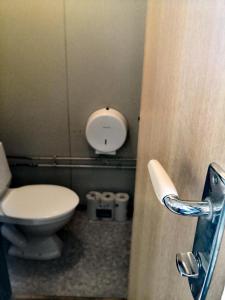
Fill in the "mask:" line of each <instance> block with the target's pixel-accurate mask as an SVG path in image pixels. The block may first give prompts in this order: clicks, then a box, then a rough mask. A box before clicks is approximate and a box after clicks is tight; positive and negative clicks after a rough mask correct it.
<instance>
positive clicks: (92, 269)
mask: <svg viewBox="0 0 225 300" xmlns="http://www.w3.org/2000/svg"><path fill="white" fill-rule="evenodd" d="M60 237H61V239H62V240H63V241H64V252H63V255H62V257H61V258H59V259H55V260H52V261H47V262H43V261H42V262H41V261H29V260H23V259H19V258H15V257H9V256H8V257H7V261H8V267H9V274H10V280H11V284H12V289H13V294H14V295H32V296H35V295H38V296H39V295H47V296H62V298H61V299H66V296H76V297H93V298H94V297H96V298H98V297H100V298H101V297H109V298H126V297H127V285H128V266H129V253H130V237H131V222H130V221H128V222H126V223H117V222H112V221H89V220H88V219H87V216H86V213H85V212H82V211H77V212H76V213H75V217H74V219H73V220H72V221H71V223H70V224H68V225H67V226H66V228H65V229H64V230H62V231H61V232H60ZM20 299H22V298H20ZM24 299H25V298H24ZM26 299H28V298H26ZM31 299H32V298H31ZM36 299H38V298H36ZM39 299H40V298H39ZM44 299H48V298H44ZM50 299H51V298H50ZM54 299H55V298H54ZM56 299H57V298H56ZM68 299H70V298H68ZM72 299H73V298H72ZM75 299H76V298H75ZM78 299H79V298H78ZM78 299H77V300H78Z"/></svg>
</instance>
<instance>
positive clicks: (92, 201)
mask: <svg viewBox="0 0 225 300" xmlns="http://www.w3.org/2000/svg"><path fill="white" fill-rule="evenodd" d="M101 195H102V194H101V193H100V192H97V191H90V192H89V193H87V195H86V199H87V215H88V218H89V220H97V216H96V209H97V207H98V204H99V202H100V200H101Z"/></svg>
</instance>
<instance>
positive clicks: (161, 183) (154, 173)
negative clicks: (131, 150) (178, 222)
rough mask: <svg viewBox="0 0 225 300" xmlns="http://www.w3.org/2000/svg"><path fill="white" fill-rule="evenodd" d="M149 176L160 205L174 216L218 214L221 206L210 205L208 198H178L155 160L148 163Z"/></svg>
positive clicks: (170, 182)
mask: <svg viewBox="0 0 225 300" xmlns="http://www.w3.org/2000/svg"><path fill="white" fill-rule="evenodd" d="M148 170H149V175H150V178H151V181H152V185H153V189H154V192H155V194H156V196H157V198H158V200H159V201H160V203H161V204H163V205H165V206H166V207H167V208H168V209H169V210H170V211H172V212H173V213H175V214H178V215H183V216H191V217H200V216H208V217H209V218H211V217H212V214H213V213H214V214H216V213H219V212H220V211H221V208H222V204H221V203H218V204H217V205H215V204H214V206H213V205H212V202H211V200H210V198H206V199H205V201H204V202H203V201H199V202H198V201H183V200H181V199H180V198H179V196H178V193H177V190H176V188H175V186H174V184H173V182H172V180H171V179H170V177H169V175H168V174H167V173H166V171H165V170H164V168H163V167H162V165H161V164H160V163H159V162H158V161H157V160H150V161H149V163H148Z"/></svg>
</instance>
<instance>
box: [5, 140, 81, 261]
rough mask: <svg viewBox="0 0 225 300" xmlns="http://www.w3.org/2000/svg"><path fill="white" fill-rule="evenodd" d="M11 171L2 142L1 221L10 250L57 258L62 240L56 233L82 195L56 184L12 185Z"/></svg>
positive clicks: (66, 220) (35, 257) (26, 256)
mask: <svg viewBox="0 0 225 300" xmlns="http://www.w3.org/2000/svg"><path fill="white" fill-rule="evenodd" d="M10 181H11V172H10V170H9V166H8V162H7V159H6V156H5V152H4V148H3V145H2V143H1V142H0V222H2V223H3V225H2V227H1V232H2V235H3V236H4V237H5V238H6V239H8V240H9V241H10V243H11V246H10V248H9V254H10V255H14V256H19V257H23V258H28V259H40V260H47V259H53V258H57V257H59V256H60V255H61V252H62V241H61V240H60V239H59V237H58V236H57V235H56V234H55V233H56V231H58V230H59V229H60V228H62V227H63V226H64V225H65V224H66V223H67V222H68V221H69V220H70V218H71V217H72V215H73V213H74V210H75V208H76V206H77V205H78V203H79V197H78V196H77V194H76V193H75V192H73V191H72V190H70V189H68V188H65V187H61V186H57V185H45V184H40V185H28V186H23V187H19V188H14V189H10V188H9V184H10Z"/></svg>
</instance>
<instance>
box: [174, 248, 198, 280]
mask: <svg viewBox="0 0 225 300" xmlns="http://www.w3.org/2000/svg"><path fill="white" fill-rule="evenodd" d="M176 264H177V269H178V271H179V273H180V275H181V276H185V277H189V278H197V277H198V276H199V261H198V260H197V258H196V257H195V256H194V254H193V253H192V252H187V253H178V254H177V255H176Z"/></svg>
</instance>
